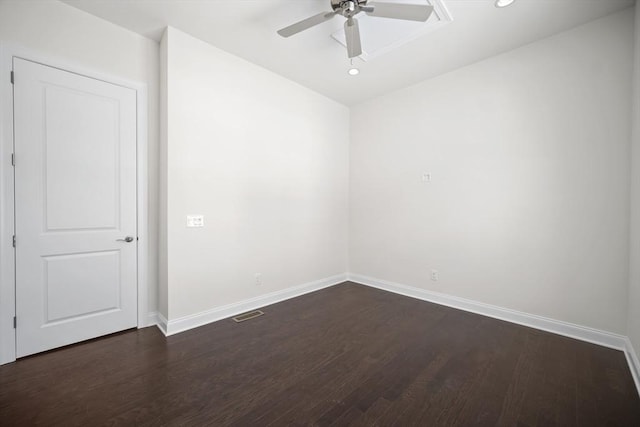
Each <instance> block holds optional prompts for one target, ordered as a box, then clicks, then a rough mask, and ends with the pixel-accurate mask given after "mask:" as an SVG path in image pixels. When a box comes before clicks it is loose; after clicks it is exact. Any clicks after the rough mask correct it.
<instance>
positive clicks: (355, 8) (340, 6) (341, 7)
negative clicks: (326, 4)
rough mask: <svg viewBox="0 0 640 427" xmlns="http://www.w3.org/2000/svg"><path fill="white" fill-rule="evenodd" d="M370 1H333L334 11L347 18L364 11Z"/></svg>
mask: <svg viewBox="0 0 640 427" xmlns="http://www.w3.org/2000/svg"><path fill="white" fill-rule="evenodd" d="M368 1H369V0H331V7H332V8H333V11H334V12H336V13H339V14H340V15H342V16H345V17H347V18H349V17H351V16H353V15H355V14H357V13H359V12H361V11H362V9H361V8H362V7H363V6H366V5H367V2H368Z"/></svg>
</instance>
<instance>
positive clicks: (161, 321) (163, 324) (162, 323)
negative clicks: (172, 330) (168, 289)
mask: <svg viewBox="0 0 640 427" xmlns="http://www.w3.org/2000/svg"><path fill="white" fill-rule="evenodd" d="M156 318H157V319H158V323H156V326H157V327H158V329H160V332H162V333H163V334H164V336H167V324H168V323H169V321H168V320H167V318H166V317H164V316H163V315H162V313H158V314H157V315H156Z"/></svg>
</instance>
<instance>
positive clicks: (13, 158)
mask: <svg viewBox="0 0 640 427" xmlns="http://www.w3.org/2000/svg"><path fill="white" fill-rule="evenodd" d="M15 165H16V155H15V154H14V153H11V166H15Z"/></svg>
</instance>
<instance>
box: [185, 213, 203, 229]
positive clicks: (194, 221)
mask: <svg viewBox="0 0 640 427" xmlns="http://www.w3.org/2000/svg"><path fill="white" fill-rule="evenodd" d="M187 227H204V215H187Z"/></svg>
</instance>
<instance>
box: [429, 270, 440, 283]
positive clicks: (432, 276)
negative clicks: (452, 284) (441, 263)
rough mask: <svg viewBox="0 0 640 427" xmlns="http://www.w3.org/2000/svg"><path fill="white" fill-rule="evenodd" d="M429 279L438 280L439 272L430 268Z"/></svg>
mask: <svg viewBox="0 0 640 427" xmlns="http://www.w3.org/2000/svg"><path fill="white" fill-rule="evenodd" d="M431 280H433V281H434V282H437V281H438V280H440V272H439V271H438V270H431Z"/></svg>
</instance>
